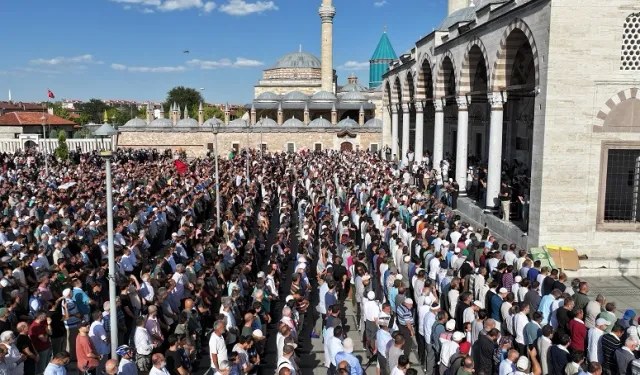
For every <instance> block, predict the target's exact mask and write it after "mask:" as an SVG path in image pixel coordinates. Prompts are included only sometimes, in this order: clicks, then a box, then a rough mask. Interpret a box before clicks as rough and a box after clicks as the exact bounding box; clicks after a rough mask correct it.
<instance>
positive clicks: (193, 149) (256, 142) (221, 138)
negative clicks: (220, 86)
mask: <svg viewBox="0 0 640 375" xmlns="http://www.w3.org/2000/svg"><path fill="white" fill-rule="evenodd" d="M356 134H357V135H356V137H355V138H348V137H345V138H338V137H337V132H299V131H296V132H284V131H283V132H265V133H259V132H250V133H248V134H247V133H242V132H234V133H219V134H218V147H219V150H220V155H223V156H225V157H226V155H227V154H228V153H229V151H230V150H231V149H232V148H233V146H234V144H237V145H238V147H239V148H243V147H246V146H247V145H249V146H250V147H251V148H259V147H260V144H261V143H264V144H266V147H267V150H269V151H277V152H280V151H286V150H287V144H288V143H294V146H295V150H296V151H299V150H301V149H302V148H306V149H309V150H314V149H315V145H316V143H319V144H321V145H322V149H335V150H339V149H340V145H341V144H342V143H343V142H350V143H351V144H352V145H353V149H354V150H355V149H356V148H361V149H369V148H370V146H371V144H372V143H375V144H378V145H379V144H380V132H367V133H364V132H363V133H356ZM214 142H215V138H214V135H213V134H212V133H210V132H183V133H179V132H162V133H160V132H159V133H153V132H122V133H120V135H119V137H118V147H120V148H156V149H158V150H165V149H172V150H178V149H182V150H184V151H185V152H186V153H187V156H189V157H202V156H205V155H206V153H207V151H208V150H209V149H213V147H214Z"/></svg>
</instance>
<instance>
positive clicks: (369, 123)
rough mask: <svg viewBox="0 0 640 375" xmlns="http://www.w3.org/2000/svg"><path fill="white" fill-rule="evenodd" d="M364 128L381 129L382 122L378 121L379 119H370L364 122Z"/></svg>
mask: <svg viewBox="0 0 640 375" xmlns="http://www.w3.org/2000/svg"><path fill="white" fill-rule="evenodd" d="M364 126H369V127H378V128H381V127H382V120H380V119H379V118H372V119H371V120H369V121H367V122H365V123H364Z"/></svg>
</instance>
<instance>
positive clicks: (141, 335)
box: [133, 316, 164, 372]
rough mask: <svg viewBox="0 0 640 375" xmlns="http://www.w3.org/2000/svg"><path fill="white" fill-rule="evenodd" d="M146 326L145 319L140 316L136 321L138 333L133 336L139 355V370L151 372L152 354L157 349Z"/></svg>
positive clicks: (137, 359) (137, 357)
mask: <svg viewBox="0 0 640 375" xmlns="http://www.w3.org/2000/svg"><path fill="white" fill-rule="evenodd" d="M144 325H145V319H144V317H143V316H139V317H138V319H136V332H135V334H134V336H133V341H134V343H135V348H136V353H137V356H136V364H137V365H138V370H140V371H143V372H144V371H149V370H151V368H152V365H151V352H153V349H155V346H154V345H153V342H152V341H151V336H150V335H149V332H147V329H146V328H145V327H144ZM163 361H164V358H163Z"/></svg>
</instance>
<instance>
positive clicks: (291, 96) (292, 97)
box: [282, 91, 309, 102]
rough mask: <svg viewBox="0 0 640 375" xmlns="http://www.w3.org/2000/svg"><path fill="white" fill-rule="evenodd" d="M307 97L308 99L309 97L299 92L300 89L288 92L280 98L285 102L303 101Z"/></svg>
mask: <svg viewBox="0 0 640 375" xmlns="http://www.w3.org/2000/svg"><path fill="white" fill-rule="evenodd" d="M308 99H309V97H308V96H306V95H305V94H303V93H301V92H300V91H291V92H288V93H287V94H286V95H285V96H284V97H283V98H282V100H283V101H285V102H304V101H306V100H308Z"/></svg>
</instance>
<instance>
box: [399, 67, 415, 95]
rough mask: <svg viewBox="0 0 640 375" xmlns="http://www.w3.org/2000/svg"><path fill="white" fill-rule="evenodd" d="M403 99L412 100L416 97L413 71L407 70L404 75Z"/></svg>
mask: <svg viewBox="0 0 640 375" xmlns="http://www.w3.org/2000/svg"><path fill="white" fill-rule="evenodd" d="M402 97H403V99H404V101H405V102H414V101H415V98H416V86H415V80H414V78H413V73H412V72H411V71H407V74H406V75H405V77H404V86H403V95H402Z"/></svg>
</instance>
